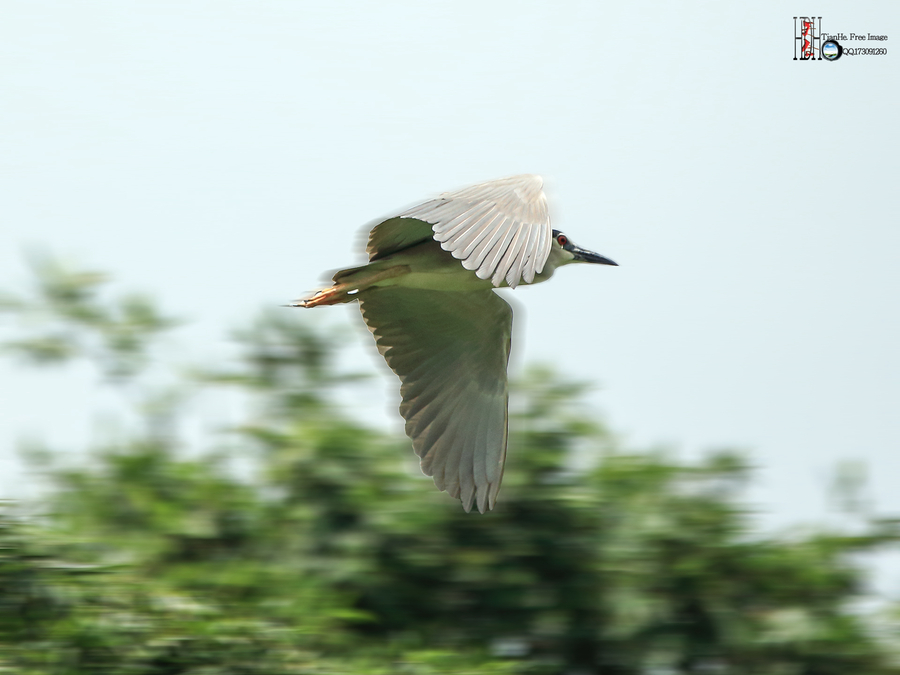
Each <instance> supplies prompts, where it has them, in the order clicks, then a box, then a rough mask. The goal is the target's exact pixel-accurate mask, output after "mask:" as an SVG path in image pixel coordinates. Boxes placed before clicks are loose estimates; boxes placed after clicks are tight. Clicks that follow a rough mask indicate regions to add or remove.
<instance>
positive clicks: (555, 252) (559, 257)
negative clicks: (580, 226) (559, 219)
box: [547, 230, 618, 269]
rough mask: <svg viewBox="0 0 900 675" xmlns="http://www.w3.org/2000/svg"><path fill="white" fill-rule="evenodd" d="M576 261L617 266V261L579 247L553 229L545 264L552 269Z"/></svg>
mask: <svg viewBox="0 0 900 675" xmlns="http://www.w3.org/2000/svg"><path fill="white" fill-rule="evenodd" d="M576 262H586V263H594V264H596V265H616V266H618V264H617V263H615V262H613V261H612V260H610V259H609V258H605V257H603V256H602V255H600V254H599V253H594V252H593V251H588V250H587V249H586V248H581V247H580V246H578V245H576V244H575V243H574V242H572V241H571V240H570V239H569V237H568V236H566V235H565V234H563V233H562V232H560V231H559V230H553V240H552V242H551V244H550V256H549V257H548V259H547V266H549V267H551V269H552V268H556V267H562V266H563V265H568V264H569V263H576Z"/></svg>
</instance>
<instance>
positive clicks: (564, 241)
mask: <svg viewBox="0 0 900 675" xmlns="http://www.w3.org/2000/svg"><path fill="white" fill-rule="evenodd" d="M556 241H557V243H558V244H559V245H560V246H565V245H566V244H568V243H569V238H568V237H567V236H566V235H564V234H561V235H559V236H558V237H557V238H556Z"/></svg>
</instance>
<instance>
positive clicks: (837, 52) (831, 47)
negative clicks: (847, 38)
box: [822, 40, 844, 61]
mask: <svg viewBox="0 0 900 675" xmlns="http://www.w3.org/2000/svg"><path fill="white" fill-rule="evenodd" d="M843 53H844V48H843V47H841V45H840V43H838V42H837V41H835V40H829V41H828V42H826V43H825V44H824V45H822V56H824V57H825V58H826V59H828V60H829V61H837V60H838V59H839V58H841V54H843Z"/></svg>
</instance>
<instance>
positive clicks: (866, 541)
mask: <svg viewBox="0 0 900 675" xmlns="http://www.w3.org/2000/svg"><path fill="white" fill-rule="evenodd" d="M35 269H36V275H35V279H36V283H35V288H34V290H33V292H32V293H30V294H26V295H11V294H5V295H3V296H2V298H0V310H2V311H3V313H4V314H5V317H6V318H5V320H4V323H3V328H4V330H5V331H6V334H7V338H6V340H5V348H6V350H7V352H8V353H9V354H10V355H13V356H17V357H19V358H20V359H22V360H24V361H27V362H32V363H38V364H42V365H44V366H48V367H53V366H55V365H58V364H61V363H64V362H66V361H68V360H72V359H88V360H90V361H91V362H92V363H94V364H96V366H97V368H98V372H99V374H100V375H101V376H102V377H103V378H105V379H106V380H107V381H109V382H112V383H115V384H113V385H112V386H119V387H123V390H124V388H127V391H128V395H127V396H123V405H127V406H130V408H131V410H132V413H133V415H134V416H136V417H139V418H140V419H142V420H143V423H142V424H141V425H139V426H138V427H136V428H132V429H131V430H130V431H129V432H128V433H127V434H123V435H122V436H121V437H119V438H116V439H114V440H110V441H107V442H105V443H104V444H102V445H101V446H100V447H95V448H91V452H90V459H89V461H86V462H84V463H83V464H82V465H79V466H72V465H71V463H66V462H64V461H60V460H58V459H57V460H54V459H53V455H52V453H51V454H50V456H49V457H50V459H49V460H47V461H48V462H49V463H48V464H47V466H46V469H45V470H46V473H47V477H48V481H49V487H48V488H47V490H45V491H44V492H43V493H42V495H41V497H40V498H39V499H38V500H37V503H36V504H31V505H29V508H28V509H24V508H21V507H19V506H17V505H15V504H12V503H8V504H7V505H6V507H5V509H4V510H3V515H2V518H0V672H9V673H20V674H22V675H45V674H46V675H50V674H53V675H56V674H63V673H65V674H73V675H74V674H82V673H83V674H88V673H90V674H105V673H110V674H113V673H115V674H119V673H121V674H123V675H124V674H126V673H128V674H140V675H144V674H146V675H176V674H179V675H180V674H184V675H213V674H217V675H218V674H228V675H232V674H233V675H257V674H259V675H281V674H282V673H283V674H294V673H348V674H350V673H353V674H360V675H362V674H378V673H384V674H388V673H391V674H393V673H398V674H401V675H403V674H409V675H431V674H432V673H473V674H474V673H510V674H511V673H527V674H540V675H543V674H547V675H550V674H556V673H559V674H562V673H571V674H575V673H602V674H604V675H607V674H608V675H639V674H641V675H643V674H647V675H663V674H669V673H671V674H675V673H713V674H718V673H721V674H730V673H735V674H751V673H753V674H758V673H766V674H778V675H780V674H784V675H794V674H796V675H831V674H833V675H847V674H848V673H853V674H854V675H855V674H885V675H887V674H889V673H900V661H898V653H897V650H896V644H897V642H898V641H900V640H898V638H900V635H898V632H897V631H896V624H891V623H890V622H889V621H887V620H885V618H884V617H883V616H880V617H876V616H873V615H871V614H867V613H865V612H862V611H859V610H858V609H857V608H856V607H855V605H854V602H855V601H856V600H858V599H859V598H860V597H861V595H862V593H863V591H864V590H865V588H866V582H867V579H866V572H865V568H864V567H862V566H861V565H860V563H859V556H858V554H859V553H864V552H869V551H874V550H878V549H880V548H883V547H885V546H891V545H895V544H896V542H897V539H898V528H897V523H896V521H892V520H890V519H871V520H867V521H866V522H864V523H861V524H860V527H859V528H857V529H856V530H854V532H852V533H847V532H838V531H833V530H827V529H821V530H819V531H812V532H807V534H803V535H795V536H793V537H783V536H782V537H779V536H774V535H765V534H762V533H759V532H758V531H757V530H756V528H755V527H754V523H753V514H752V512H751V511H750V510H749V508H748V507H747V506H746V505H745V504H744V503H743V502H742V501H741V488H742V487H743V486H744V485H745V484H746V483H747V482H748V481H750V480H751V479H752V471H751V468H750V466H749V465H748V463H747V461H746V460H745V459H744V458H743V457H742V456H741V455H739V454H736V453H727V452H723V453H719V454H716V455H712V456H710V457H708V458H707V459H706V460H705V461H702V462H698V463H684V462H680V461H677V460H675V459H673V458H671V457H668V456H665V455H662V454H654V453H647V452H637V451H633V450H630V449H628V448H624V447H622V444H621V442H620V441H619V440H618V439H617V438H616V436H615V435H614V434H613V433H612V432H611V431H610V430H609V428H608V427H607V426H606V425H605V424H604V423H603V422H602V421H599V420H598V418H597V416H596V414H594V413H592V412H591V411H590V410H589V409H587V407H586V406H585V404H584V403H583V393H584V384H583V383H579V382H575V381H572V380H570V379H567V378H565V377H563V376H561V375H560V374H558V373H556V372H554V371H553V370H551V369H548V368H542V367H530V368H528V369H527V370H526V373H525V375H524V377H523V378H521V380H520V381H518V382H515V383H514V386H513V400H512V402H511V429H510V433H511V436H510V458H509V461H508V465H507V470H506V476H505V479H504V484H503V489H502V491H501V496H500V500H499V502H498V505H497V508H496V509H495V510H494V511H493V512H490V513H489V514H487V515H484V516H479V515H477V514H466V513H464V512H463V511H462V510H461V509H460V508H459V504H458V502H456V501H455V500H452V499H450V498H448V497H447V496H446V495H444V494H441V493H438V492H437V491H436V490H435V489H434V487H433V486H432V485H431V481H430V480H429V479H427V478H424V477H423V476H421V475H420V473H419V472H418V469H417V468H416V465H415V462H414V459H415V458H414V456H413V455H412V452H411V450H410V448H409V443H408V441H407V439H405V438H403V437H400V438H398V437H395V436H393V435H391V434H389V433H386V432H384V431H381V430H378V429H373V428H371V426H370V425H367V424H365V423H363V422H362V421H360V419H358V418H357V417H354V415H353V411H352V410H347V409H346V407H345V406H341V405H338V403H339V402H340V401H341V397H342V395H343V393H342V392H343V388H344V387H345V386H347V383H348V382H351V381H353V380H354V379H355V378H356V377H357V375H355V374H353V373H348V372H345V371H344V369H343V366H342V348H341V347H340V340H336V339H335V336H334V334H333V332H329V330H332V329H328V330H323V329H321V328H318V327H317V322H316V320H315V319H316V318H318V317H313V316H310V315H307V316H300V315H299V314H298V313H293V312H290V311H289V310H269V311H264V312H262V313H261V314H260V315H259V316H258V318H257V319H256V320H255V321H254V322H252V324H251V325H250V326H248V327H246V328H244V329H243V330H242V331H241V332H240V334H239V336H238V339H239V341H240V344H241V352H240V356H239V357H238V358H236V359H235V361H234V362H233V363H229V364H226V365H225V366H224V367H221V368H219V369H217V370H210V369H208V368H205V367H203V364H200V365H199V366H198V367H197V368H194V369H191V370H190V371H189V372H188V373H187V374H185V373H184V369H182V368H180V367H179V366H177V365H175V364H172V363H169V362H167V361H165V360H162V359H161V358H160V356H159V354H158V351H157V350H156V349H155V344H156V342H157V340H158V338H159V337H160V336H161V335H163V334H164V333H165V331H167V330H169V329H170V328H172V327H174V326H175V325H177V322H175V321H173V320H172V319H171V318H169V317H168V316H167V315H166V313H165V312H163V311H161V310H160V309H159V308H158V307H157V304H156V303H155V302H154V301H152V300H151V299H149V298H147V297H144V296H136V295H131V296H125V297H121V298H115V297H110V296H109V295H108V293H107V292H106V290H105V288H106V285H107V282H106V277H105V276H104V275H100V274H96V273H90V272H85V271H81V270H71V269H67V268H65V267H64V266H61V265H60V264H59V263H56V262H53V261H50V260H45V261H43V262H40V263H39V264H38V265H36V267H35ZM148 369H149V370H153V369H156V370H157V371H158V370H160V369H161V370H162V371H164V372H166V373H167V375H168V376H169V379H170V380H172V381H177V382H178V385H177V387H176V389H175V391H176V393H177V395H173V394H172V389H171V388H168V389H166V390H165V392H160V391H159V390H158V388H157V385H156V384H155V383H154V379H153V378H150V377H145V375H146V373H147V372H148ZM223 388H229V389H231V390H234V391H237V392H240V393H241V395H242V396H243V397H244V400H246V401H248V406H247V416H246V419H245V420H244V421H243V422H242V423H241V424H239V425H232V426H231V428H228V429H224V430H223V432H222V433H223V437H224V438H226V439H227V443H225V445H226V446H227V448H228V451H227V452H226V451H223V450H222V449H221V447H217V448H211V449H210V450H209V451H208V452H205V453H202V454H198V453H197V452H196V449H195V451H194V452H191V453H187V452H185V448H186V446H187V445H188V444H187V442H186V441H185V439H184V438H182V437H180V436H179V433H178V432H177V429H178V428H179V425H178V424H174V423H173V420H178V419H180V418H182V417H185V416H189V415H190V414H191V408H190V406H187V405H186V404H185V400H186V399H187V398H188V397H190V396H203V395H207V394H208V393H209V392H217V391H220V390H222V389H223ZM163 394H164V395H163ZM235 457H239V458H242V460H244V461H243V462H242V463H240V464H238V465H237V466H238V467H241V468H240V469H236V468H235V464H234V462H233V461H232V460H233V459H234V458H235ZM45 459H46V458H45ZM248 467H250V468H248ZM25 513H28V514H30V515H27V516H26V515H24V514H25ZM891 631H893V632H891Z"/></svg>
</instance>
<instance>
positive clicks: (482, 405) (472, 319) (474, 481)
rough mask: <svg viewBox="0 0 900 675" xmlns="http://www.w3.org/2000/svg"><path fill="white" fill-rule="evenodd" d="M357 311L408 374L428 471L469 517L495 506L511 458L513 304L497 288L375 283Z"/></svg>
mask: <svg viewBox="0 0 900 675" xmlns="http://www.w3.org/2000/svg"><path fill="white" fill-rule="evenodd" d="M359 301H360V302H359V307H360V310H361V311H362V315H363V319H364V320H365V322H366V325H367V326H368V327H369V330H370V331H372V334H373V335H374V336H375V343H376V344H377V346H378V351H379V352H381V355H382V356H384V358H385V360H386V361H387V363H388V365H389V366H390V367H391V369H392V370H393V371H394V372H395V373H396V374H397V375H398V376H399V377H400V381H401V386H400V395H401V397H402V403H401V404H400V414H401V415H403V418H404V419H405V420H406V435H407V436H409V437H410V439H412V443H413V449H414V450H415V451H416V454H417V455H418V456H419V457H420V458H421V466H422V471H423V472H425V474H426V475H428V476H433V477H434V483H435V485H437V487H438V488H439V489H441V490H446V491H447V492H449V493H450V495H451V496H453V497H458V498H459V499H460V500H461V501H462V505H463V508H464V509H465V510H466V511H468V510H469V509H471V508H472V503H473V501H474V502H475V503H477V505H478V510H479V511H481V512H482V513H484V511H485V509H486V508H491V509H492V508H494V503H495V502H496V500H497V493H498V492H499V491H500V480H501V479H502V477H503V463H504V460H505V459H506V442H507V421H508V420H507V405H508V401H509V390H508V386H507V379H506V366H507V362H508V361H509V347H510V338H511V333H512V308H511V307H510V306H509V305H508V304H507V303H506V302H505V301H504V300H503V299H502V298H500V297H499V296H498V295H496V294H495V293H494V292H493V291H491V290H486V291H474V292H443V291H431V290H423V289H416V288H398V287H380V288H379V287H375V288H370V289H368V290H366V291H364V292H362V293H360V298H359Z"/></svg>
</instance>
